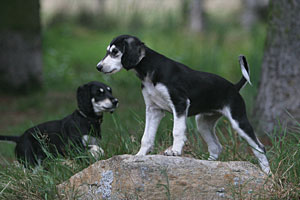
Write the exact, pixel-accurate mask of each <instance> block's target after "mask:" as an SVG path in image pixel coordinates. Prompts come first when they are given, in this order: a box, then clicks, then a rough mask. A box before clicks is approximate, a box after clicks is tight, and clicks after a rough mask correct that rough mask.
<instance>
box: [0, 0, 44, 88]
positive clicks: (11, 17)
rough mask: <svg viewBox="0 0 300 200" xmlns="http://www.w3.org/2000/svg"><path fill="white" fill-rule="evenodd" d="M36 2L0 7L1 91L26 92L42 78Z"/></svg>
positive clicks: (19, 0)
mask: <svg viewBox="0 0 300 200" xmlns="http://www.w3.org/2000/svg"><path fill="white" fill-rule="evenodd" d="M39 8H40V6H39V0H26V1H24V0H3V1H1V3H0V90H1V91H2V92H3V91H4V92H11V93H14V92H28V91H30V90H32V89H34V88H38V87H40V85H41V83H42V80H43V77H42V53H41V26H40V13H39Z"/></svg>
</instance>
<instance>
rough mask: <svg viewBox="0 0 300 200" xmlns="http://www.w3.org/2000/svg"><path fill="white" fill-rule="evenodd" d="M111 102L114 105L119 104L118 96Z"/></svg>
mask: <svg viewBox="0 0 300 200" xmlns="http://www.w3.org/2000/svg"><path fill="white" fill-rule="evenodd" d="M111 103H112V104H113V106H114V107H117V106H118V103H119V100H118V99H117V98H114V99H112V100H111Z"/></svg>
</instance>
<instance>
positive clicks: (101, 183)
mask: <svg viewBox="0 0 300 200" xmlns="http://www.w3.org/2000/svg"><path fill="white" fill-rule="evenodd" d="M267 180H268V178H267V176H266V175H265V174H264V173H263V172H262V171H261V170H260V169H259V168H258V167H256V166H255V165H253V164H251V163H249V162H241V161H232V162H219V161H206V160H196V159H193V158H186V157H167V156H162V155H149V156H132V155H121V156H115V157H112V158H110V159H108V160H103V161H98V162H96V163H94V164H93V165H91V166H89V167H88V168H86V169H84V170H83V171H81V172H79V173H77V174H75V175H74V176H72V177H71V178H70V179H69V180H67V181H65V182H64V183H62V184H60V185H58V186H57V189H58V193H59V196H60V198H61V199H260V198H267V196H268V194H267V192H266V191H265V190H264V189H265V188H267V187H268V185H269V184H268V181H267Z"/></svg>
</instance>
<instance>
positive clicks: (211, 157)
mask: <svg viewBox="0 0 300 200" xmlns="http://www.w3.org/2000/svg"><path fill="white" fill-rule="evenodd" d="M207 160H209V161H216V160H217V158H216V157H214V156H212V155H210V156H209V157H208V159H207Z"/></svg>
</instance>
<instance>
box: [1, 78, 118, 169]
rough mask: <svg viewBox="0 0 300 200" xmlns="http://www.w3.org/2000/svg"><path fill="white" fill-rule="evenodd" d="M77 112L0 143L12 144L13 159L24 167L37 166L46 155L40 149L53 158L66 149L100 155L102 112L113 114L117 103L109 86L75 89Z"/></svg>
mask: <svg viewBox="0 0 300 200" xmlns="http://www.w3.org/2000/svg"><path fill="white" fill-rule="evenodd" d="M77 103H78V109H77V110H75V111H74V112H73V113H72V114H70V115H68V116H66V117H65V118H63V119H61V120H55V121H48V122H44V123H42V124H39V125H37V126H34V127H32V128H30V129H28V130H26V131H25V132H24V134H23V135H21V136H0V140H6V141H13V142H16V143H17V145H16V149H15V153H16V157H17V158H18V160H20V161H21V162H24V164H25V165H26V166H27V165H37V164H39V163H40V162H41V161H42V160H44V159H45V158H46V157H47V155H46V153H45V150H43V148H44V146H43V145H46V146H47V147H48V151H49V152H50V153H52V154H53V155H57V154H61V155H66V154H67V147H69V148H70V147H71V149H69V150H72V148H75V147H76V148H81V149H83V150H84V149H86V148H88V149H89V151H90V152H91V154H92V155H93V156H94V157H95V156H97V155H99V154H103V150H102V149H101V148H100V146H98V145H99V141H100V139H101V127H100V126H101V123H102V118H103V112H113V111H114V110H115V108H116V106H117V104H118V100H117V99H116V98H115V97H113V96H112V90H111V88H110V87H109V86H107V85H105V84H103V83H100V82H97V81H93V82H89V83H87V84H84V85H82V86H80V87H79V88H78V89H77Z"/></svg>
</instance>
